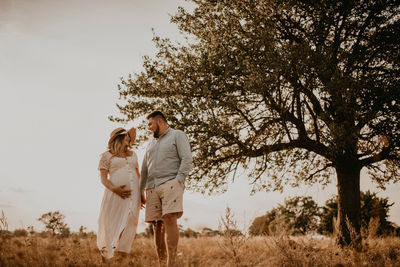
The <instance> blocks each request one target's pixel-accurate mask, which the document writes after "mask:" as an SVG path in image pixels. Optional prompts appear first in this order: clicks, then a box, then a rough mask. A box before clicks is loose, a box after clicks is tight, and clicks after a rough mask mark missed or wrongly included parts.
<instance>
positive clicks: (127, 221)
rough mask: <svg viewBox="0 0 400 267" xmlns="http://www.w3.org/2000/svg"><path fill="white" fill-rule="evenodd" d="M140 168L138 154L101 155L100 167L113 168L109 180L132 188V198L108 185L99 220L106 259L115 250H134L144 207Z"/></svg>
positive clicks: (101, 248) (101, 244)
mask: <svg viewBox="0 0 400 267" xmlns="http://www.w3.org/2000/svg"><path fill="white" fill-rule="evenodd" d="M137 167H138V159H137V156H136V154H135V153H133V155H132V156H129V157H127V158H121V157H115V156H112V154H111V153H110V152H108V151H107V152H104V153H103V154H102V155H101V159H100V162H99V170H100V169H106V170H108V171H109V179H110V181H111V183H112V184H113V185H114V186H121V185H125V188H124V189H131V190H132V192H131V195H130V197H129V198H125V199H122V198H121V197H120V196H118V195H117V194H115V193H113V192H111V191H110V190H108V189H107V188H106V189H105V190H104V195H103V200H102V202H101V209H100V215H99V219H98V223H99V229H98V232H97V246H98V248H99V250H100V252H101V254H102V255H103V256H104V257H105V258H112V257H113V256H114V251H122V252H126V253H129V252H130V251H131V247H132V242H133V239H134V237H135V235H136V228H137V225H138V219H139V210H140V193H139V190H140V189H139V180H138V177H137V173H136V168H137ZM121 233H122V235H121ZM120 236H121V237H120Z"/></svg>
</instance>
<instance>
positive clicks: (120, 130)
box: [108, 127, 128, 147]
mask: <svg viewBox="0 0 400 267" xmlns="http://www.w3.org/2000/svg"><path fill="white" fill-rule="evenodd" d="M127 133H128V132H127V131H126V130H125V129H124V128H121V127H119V128H117V129H115V130H114V131H112V132H111V134H110V139H109V140H108V146H109V147H110V144H111V143H112V141H113V140H114V139H115V138H116V137H117V136H118V135H121V134H127Z"/></svg>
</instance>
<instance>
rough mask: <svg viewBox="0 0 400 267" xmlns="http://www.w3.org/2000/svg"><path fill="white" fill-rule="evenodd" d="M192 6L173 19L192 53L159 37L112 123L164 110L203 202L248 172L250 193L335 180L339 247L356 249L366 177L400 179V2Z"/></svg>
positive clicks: (127, 83)
mask: <svg viewBox="0 0 400 267" xmlns="http://www.w3.org/2000/svg"><path fill="white" fill-rule="evenodd" d="M193 3H194V5H195V8H194V9H193V10H192V11H186V10H184V9H183V8H180V9H179V10H178V12H177V14H176V15H174V16H173V17H172V19H171V20H172V22H173V23H176V24H177V25H178V28H179V29H180V31H181V32H182V34H183V36H185V37H186V39H185V41H184V42H182V43H176V42H172V41H170V40H169V39H168V38H166V39H162V38H159V37H157V36H155V37H154V41H155V43H156V47H157V50H158V52H157V54H156V56H155V57H145V58H144V64H143V67H144V71H143V72H141V73H138V74H136V75H134V76H130V77H127V78H126V79H123V80H122V81H121V84H120V85H119V92H120V95H121V98H122V103H119V104H118V106H119V108H120V111H121V113H122V115H123V116H122V117H120V118H111V119H113V120H115V121H125V122H126V121H130V120H133V119H135V118H138V117H140V116H143V115H144V114H147V113H148V112H149V111H151V110H154V109H161V110H163V111H164V112H165V113H166V115H167V117H168V118H169V120H170V123H171V124H172V125H173V126H174V127H176V128H179V129H184V130H185V131H186V132H187V133H188V135H189V138H190V141H191V144H192V149H193V151H194V171H193V172H192V174H191V177H190V180H189V181H188V183H189V184H188V185H189V186H190V187H191V188H192V189H198V190H200V191H203V192H215V191H218V190H225V189H226V184H227V180H229V179H230V178H231V177H234V175H235V174H236V171H237V170H242V169H244V170H246V171H248V177H249V181H250V182H251V183H252V184H253V185H254V190H260V189H272V190H282V188H283V186H284V185H285V184H291V185H293V186H297V185H298V184H299V183H301V182H304V183H310V184H311V183H315V182H320V183H323V184H327V183H329V182H330V178H331V177H332V174H334V173H336V177H337V187H338V203H339V204H338V220H339V223H340V226H339V228H340V235H339V236H338V241H339V243H341V244H350V243H351V237H350V234H349V231H348V226H349V225H351V227H354V228H355V229H356V231H359V229H360V171H361V169H362V168H368V169H369V170H370V175H371V177H372V179H373V180H375V181H376V182H377V183H378V184H379V185H380V186H384V185H385V183H386V182H388V181H398V180H399V177H400V173H399V165H400V163H399V158H400V157H399V154H400V153H399V140H400V138H399V132H400V131H399V130H400V129H399V119H400V118H399V109H400V104H399V99H400V90H399V82H400V75H399V74H400V65H399V64H400V58H399V54H400V53H399V51H400V49H399V48H400V42H399V41H398V40H399V39H398V38H399V36H400V7H399V1H395V0H387V1H373V0H362V1H359V0H358V1H351V0H346V1H344V0H343V1H318V0H317V1H290V0H289V1H272V0H259V1H253V0H229V1H228V0H226V1H222V0H220V1H215V0H199V1H193ZM124 100H125V101H124ZM142 127H144V125H142ZM141 140H143V139H141ZM346 221H348V222H350V224H349V223H346Z"/></svg>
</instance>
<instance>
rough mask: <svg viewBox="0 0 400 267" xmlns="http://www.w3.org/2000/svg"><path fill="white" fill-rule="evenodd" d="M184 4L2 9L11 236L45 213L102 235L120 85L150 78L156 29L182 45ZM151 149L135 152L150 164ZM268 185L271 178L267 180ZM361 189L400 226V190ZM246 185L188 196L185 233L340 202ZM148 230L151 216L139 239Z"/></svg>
mask: <svg viewBox="0 0 400 267" xmlns="http://www.w3.org/2000/svg"><path fill="white" fill-rule="evenodd" d="M178 6H183V7H186V8H189V9H190V8H191V3H188V2H186V1H181V0H146V1H140V0H113V1H109V0H69V1H62V0H36V1H30V0H0V119H1V124H2V127H1V130H0V148H1V151H2V153H0V210H2V211H3V212H4V213H5V215H6V217H7V220H8V223H9V229H10V230H13V229H17V228H25V227H27V226H31V225H32V226H34V227H35V228H36V229H37V230H43V225H41V223H40V222H38V221H37V218H39V217H40V216H41V215H42V214H43V213H47V212H49V211H56V210H58V211H60V212H61V213H63V214H64V215H65V216H66V222H67V224H68V225H69V226H70V228H71V230H72V231H78V229H79V227H80V226H81V225H83V226H85V227H87V229H88V231H97V217H98V214H99V209H100V204H101V199H102V195H103V192H104V187H103V185H102V184H101V182H100V178H99V174H98V170H97V165H98V161H99V155H100V154H101V153H102V152H103V151H104V150H105V148H106V144H107V141H108V137H109V134H110V132H111V131H112V130H113V129H115V128H117V127H120V126H122V127H126V128H128V127H135V126H137V125H136V124H135V123H138V122H135V123H129V124H128V125H120V124H117V123H114V122H110V121H109V120H108V116H110V115H115V116H119V113H118V109H117V108H116V103H118V101H119V100H118V96H119V95H118V90H117V85H118V82H119V81H120V77H126V76H127V75H128V74H129V73H132V74H133V73H137V72H140V71H141V70H142V63H143V56H145V55H149V56H152V55H154V53H155V51H156V50H155V47H154V45H153V43H152V37H153V34H152V28H154V30H155V32H156V34H157V35H160V36H161V37H170V38H171V39H172V40H181V38H182V37H181V35H180V33H179V31H178V29H177V27H176V25H174V24H172V23H170V15H171V14H175V13H176V11H177V7H178ZM145 145H146V144H144V145H143V146H142V147H140V148H139V149H138V150H137V154H138V158H139V161H140V162H141V161H142V159H143V151H144V148H145ZM267 178H268V177H264V179H267ZM361 189H362V190H367V189H370V190H372V191H374V192H378V196H379V197H389V200H390V201H391V202H395V205H394V206H392V208H391V212H390V217H389V219H390V220H391V221H393V222H395V223H397V224H398V225H400V204H399V203H400V195H399V194H398V192H400V185H399V184H395V185H389V186H388V187H387V190H386V191H382V190H379V189H376V188H375V186H374V185H373V184H372V183H371V182H370V181H369V178H368V177H367V175H366V174H365V173H363V174H362V179H361ZM250 190H251V188H250V186H249V185H248V182H247V180H246V176H245V175H242V176H240V177H238V178H237V179H236V180H235V182H234V183H232V184H230V185H229V189H228V192H226V193H224V194H222V195H215V196H208V195H201V194H199V193H195V192H189V191H186V192H185V196H184V215H183V217H182V219H180V221H179V223H180V224H182V225H183V227H185V228H187V227H191V228H192V229H195V230H201V229H202V228H203V227H211V228H213V229H216V228H217V227H218V225H219V219H220V218H221V216H223V214H224V212H225V208H226V207H227V206H229V207H231V209H232V211H233V213H234V215H235V218H236V220H237V221H238V223H239V225H240V227H241V228H242V229H241V230H246V228H247V227H248V226H249V225H250V224H251V221H252V220H253V219H254V218H255V217H256V216H261V215H263V214H265V213H266V211H268V210H270V209H272V208H273V207H276V206H277V205H278V204H279V203H283V201H284V199H285V198H289V197H293V196H306V195H310V196H312V197H313V198H314V200H315V201H317V202H318V203H319V204H320V205H322V204H323V203H324V202H325V201H326V200H327V199H328V198H330V197H331V196H332V195H333V194H336V192H337V190H336V180H335V178H334V177H333V178H332V183H331V184H330V185H329V186H328V187H327V188H325V189H324V188H322V187H321V186H320V185H314V186H312V187H305V186H303V187H299V188H286V189H285V190H284V192H283V193H280V192H258V193H256V194H255V195H252V196H250ZM145 227H146V223H144V212H141V214H140V218H139V228H138V231H139V232H141V231H143V230H144V228H145Z"/></svg>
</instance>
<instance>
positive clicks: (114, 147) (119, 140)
mask: <svg viewBox="0 0 400 267" xmlns="http://www.w3.org/2000/svg"><path fill="white" fill-rule="evenodd" d="M124 139H125V134H120V135H117V136H116V137H115V138H114V140H112V141H111V143H109V144H108V151H110V153H111V154H112V155H113V156H115V155H122V154H125V153H126V154H129V151H130V149H129V146H123V143H124Z"/></svg>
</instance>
